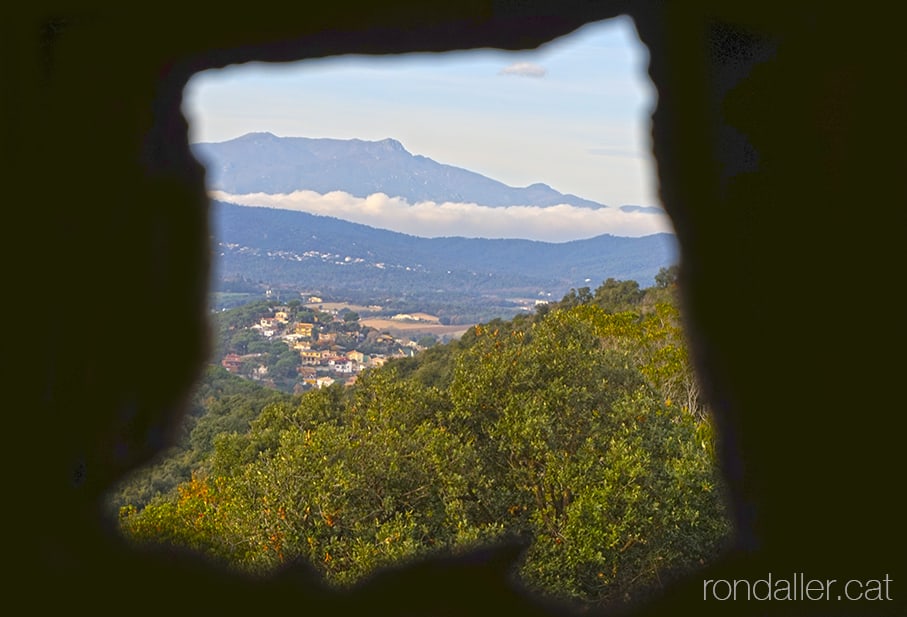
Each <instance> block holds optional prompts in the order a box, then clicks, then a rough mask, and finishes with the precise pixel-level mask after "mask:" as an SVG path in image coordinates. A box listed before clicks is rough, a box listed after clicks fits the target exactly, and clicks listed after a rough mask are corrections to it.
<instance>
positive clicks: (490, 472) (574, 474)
mask: <svg viewBox="0 0 907 617" xmlns="http://www.w3.org/2000/svg"><path fill="white" fill-rule="evenodd" d="M662 280H663V281H667V282H665V283H664V284H661V283H659V285H658V286H656V287H654V288H651V289H647V290H640V289H639V288H638V286H637V285H635V284H632V283H627V282H618V281H612V280H609V281H606V282H605V283H604V284H603V285H602V286H601V287H599V288H598V289H596V290H595V291H594V292H593V291H592V290H589V289H580V290H576V291H575V292H571V293H570V294H568V295H567V296H566V297H565V298H564V300H563V301H562V302H560V303H557V304H553V305H549V306H548V307H547V308H546V309H543V310H540V311H538V312H537V313H535V314H534V315H527V316H523V317H520V318H517V319H513V320H509V321H503V320H495V321H491V322H488V323H485V324H481V325H478V326H475V327H474V328H472V329H471V330H470V331H469V332H468V333H467V334H466V335H464V336H463V337H462V338H461V339H460V340H459V341H456V342H452V343H449V344H445V345H436V346H434V347H431V348H429V349H428V350H426V351H425V352H423V353H421V354H419V355H417V356H416V357H414V358H408V359H404V360H400V361H394V362H389V363H388V364H387V365H385V366H384V367H381V368H378V369H371V370H369V371H367V372H366V373H364V374H363V375H362V376H361V377H360V379H359V381H358V382H357V383H356V385H355V386H353V387H346V388H343V387H339V386H332V387H328V388H323V389H321V390H317V391H312V392H309V393H306V394H304V395H302V396H299V397H295V398H285V399H281V400H273V401H268V402H267V403H265V404H264V405H263V407H262V408H261V410H260V412H259V413H258V414H257V415H256V416H255V417H254V418H250V419H249V422H248V425H247V427H238V426H234V427H232V429H228V430H226V431H224V432H222V433H220V434H218V435H216V436H214V437H213V438H212V439H210V440H208V441H206V442H205V443H207V444H212V445H211V447H210V449H209V450H206V453H205V454H204V455H203V456H200V457H199V458H198V459H197V464H196V465H195V466H194V468H193V473H192V475H191V477H190V478H189V479H188V480H187V481H185V482H183V483H181V484H179V485H178V486H177V487H176V488H175V490H173V491H171V492H169V493H166V494H162V495H160V496H158V497H156V498H155V499H152V500H151V501H150V502H149V503H147V505H144V507H139V506H135V505H127V506H124V507H123V508H122V509H121V511H120V523H121V527H122V529H123V531H124V532H125V534H126V535H127V537H129V538H131V539H133V540H135V541H136V542H165V543H172V544H178V545H182V546H188V547H191V548H194V549H196V550H198V551H201V552H204V553H206V554H208V555H210V556H212V557H215V558H217V559H221V560H225V561H226V562H227V563H229V564H231V565H233V566H234V567H236V568H239V569H241V570H243V571H247V572H252V573H257V574H264V573H267V572H270V571H272V570H273V569H275V568H277V567H279V566H280V565H282V564H285V563H288V562H290V561H293V560H297V559H303V560H305V561H307V562H308V563H310V564H312V566H314V567H315V568H316V569H317V570H318V571H319V572H320V573H321V574H322V575H323V577H324V578H325V580H326V581H327V582H328V583H330V584H333V585H338V586H347V585H352V584H355V583H357V582H359V581H361V580H363V579H365V578H366V577H368V576H369V575H370V574H371V573H372V572H374V571H375V570H376V569H377V568H379V567H382V566H385V565H388V564H392V563H398V562H399V561H401V560H404V559H413V558H416V557H420V556H425V555H429V554H433V553H439V552H457V551H462V550H467V549H469V548H472V547H474V546H476V545H478V544H481V543H487V542H491V541H495V540H497V539H501V538H503V537H521V538H528V539H529V540H530V544H529V546H528V549H527V551H526V553H525V557H524V559H523V561H522V562H521V563H520V564H519V571H518V573H517V575H518V579H519V580H520V581H521V582H522V584H525V585H527V586H529V587H530V588H531V589H533V590H536V591H537V592H538V593H542V594H547V595H550V596H552V597H554V598H560V599H567V600H573V601H576V602H578V603H580V604H583V605H586V606H590V605H603V604H608V603H612V602H619V601H626V600H628V599H629V600H633V599H639V598H641V597H642V596H643V595H644V594H645V593H647V592H648V591H651V590H652V589H657V588H659V587H660V586H662V585H664V584H665V583H666V582H667V581H668V580H670V579H671V577H672V576H674V575H677V574H678V573H681V572H685V571H687V570H689V569H690V568H691V567H692V566H693V565H697V566H698V565H699V564H700V563H704V562H705V561H708V560H710V559H712V558H713V557H715V556H716V555H717V553H718V552H719V551H720V550H721V548H722V546H723V545H724V542H725V541H726V539H727V537H728V534H729V532H730V529H729V524H728V522H727V518H726V513H725V511H724V502H723V499H722V488H721V482H720V478H719V476H718V473H717V471H716V468H715V463H714V458H713V457H714V454H713V444H712V441H713V436H712V431H711V426H710V423H709V419H708V414H707V410H706V408H705V405H704V403H703V402H702V400H701V399H700V396H699V390H698V388H697V386H696V382H695V378H694V376H693V374H692V371H691V369H690V366H689V362H688V360H687V357H686V351H685V345H684V339H683V334H682V330H681V328H680V324H679V314H678V310H677V306H676V302H675V301H674V298H673V289H672V286H673V282H671V279H670V278H669V277H668V275H667V274H666V275H665V277H664V278H663V279H662ZM234 402H235V401H234ZM206 439H207V438H206Z"/></svg>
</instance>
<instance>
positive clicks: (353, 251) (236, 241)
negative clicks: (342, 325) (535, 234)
mask: <svg viewBox="0 0 907 617" xmlns="http://www.w3.org/2000/svg"><path fill="white" fill-rule="evenodd" d="M211 220H212V231H213V234H214V239H215V244H216V246H217V250H218V252H219V253H220V254H219V259H218V264H219V265H218V270H219V275H220V276H221V277H222V278H230V277H245V278H252V279H258V280H266V281H268V282H271V283H274V284H287V285H307V286H315V287H328V286H330V287H333V288H337V289H339V288H345V287H346V288H356V289H360V290H361V289H366V288H368V289H372V290H379V289H382V288H386V289H387V290H388V292H391V291H406V290H415V289H422V290H426V289H434V290H444V291H449V292H456V291H462V292H463V293H476V294H483V293H509V294H513V293H522V294H527V293H530V294H536V293H538V292H540V291H546V292H550V293H552V294H554V295H556V296H557V295H559V294H562V293H564V292H566V291H567V290H569V289H570V288H578V287H581V286H584V285H585V284H588V282H587V279H588V280H592V281H600V280H604V279H605V278H615V279H621V280H630V279H632V280H636V281H637V282H639V284H640V285H642V286H646V285H651V284H652V283H653V282H654V278H655V275H656V274H657V273H658V271H659V270H660V269H661V268H662V267H667V266H670V265H672V264H674V263H675V262H676V259H677V249H676V241H675V238H674V236H673V235H672V234H669V233H658V234H651V235H648V236H642V237H638V238H631V237H623V236H614V235H611V234H602V235H599V236H595V237H593V238H586V239H581V240H571V241H567V242H545V241H541V240H527V239H505V238H465V237H458V236H444V237H438V238H425V237H421V236H413V235H408V234H404V233H400V232H396V231H390V230H386V229H378V228H374V227H370V226H368V225H363V224H360V223H351V222H348V221H344V220H341V219H338V218H334V217H329V216H323V215H314V214H309V213H306V212H298V211H292V210H282V209H277V208H265V207H254V206H240V205H235V204H230V203H226V202H219V201H215V202H213V203H212V216H211Z"/></svg>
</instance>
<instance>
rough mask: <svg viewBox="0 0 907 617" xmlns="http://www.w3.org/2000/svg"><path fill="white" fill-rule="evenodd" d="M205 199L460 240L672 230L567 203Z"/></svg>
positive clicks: (215, 194) (657, 219)
mask: <svg viewBox="0 0 907 617" xmlns="http://www.w3.org/2000/svg"><path fill="white" fill-rule="evenodd" d="M209 195H210V196H211V198H212V199H214V200H217V201H225V202H230V203H235V204H239V205H245V206H260V207H267V208H278V209H283V210H296V211H300V212H308V213H310V214H319V215H322V216H332V217H336V218H339V219H343V220H346V221H352V222H354V223H361V224H363V225H369V226H371V227H378V228H381V229H390V230H393V231H398V232H402V233H406V234H410V235H414V236H422V237H428V238H431V237H439V236H464V237H469V238H526V239H530V240H543V241H547V242H566V241H568V240H577V239H580V238H590V237H593V236H597V235H601V234H606V233H607V234H612V235H615V236H630V237H638V236H645V235H649V234H653V233H659V232H665V231H666V232H673V227H672V225H671V222H670V219H669V218H668V216H667V215H666V214H663V213H659V212H652V211H650V210H644V211H624V210H621V209H620V208H599V209H591V208H578V207H575V206H571V205H567V204H560V205H556V206H546V207H540V206H508V207H503V208H492V207H489V206H481V205H478V204H473V203H451V202H445V203H435V202H432V201H425V202H420V203H416V204H410V203H408V202H407V201H406V200H404V199H402V198H400V197H388V196H387V195H385V194H383V193H374V194H372V195H369V196H368V197H366V198H361V197H354V196H352V195H350V194H349V193H344V192H341V191H334V192H331V193H326V194H324V195H322V194H320V193H316V192H314V191H295V192H293V193H290V194H267V193H251V194H246V195H233V194H230V193H224V192H222V191H210V192H209Z"/></svg>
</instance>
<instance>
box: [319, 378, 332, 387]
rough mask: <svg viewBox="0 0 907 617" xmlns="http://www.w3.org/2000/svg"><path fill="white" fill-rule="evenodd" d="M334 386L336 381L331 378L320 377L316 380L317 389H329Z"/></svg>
mask: <svg viewBox="0 0 907 617" xmlns="http://www.w3.org/2000/svg"><path fill="white" fill-rule="evenodd" d="M332 385H334V379H333V378H331V377H319V378H318V379H316V380H315V387H316V388H327V387H328V386H332Z"/></svg>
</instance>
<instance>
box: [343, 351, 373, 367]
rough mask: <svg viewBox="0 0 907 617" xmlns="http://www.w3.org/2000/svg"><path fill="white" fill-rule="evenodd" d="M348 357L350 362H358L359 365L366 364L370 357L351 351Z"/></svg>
mask: <svg viewBox="0 0 907 617" xmlns="http://www.w3.org/2000/svg"><path fill="white" fill-rule="evenodd" d="M346 357H347V358H349V359H350V360H352V361H353V362H357V363H359V364H365V362H366V361H367V357H368V356H366V355H365V354H364V353H362V352H361V351H355V350H354V351H351V352H349V353H348V354H346Z"/></svg>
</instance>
